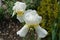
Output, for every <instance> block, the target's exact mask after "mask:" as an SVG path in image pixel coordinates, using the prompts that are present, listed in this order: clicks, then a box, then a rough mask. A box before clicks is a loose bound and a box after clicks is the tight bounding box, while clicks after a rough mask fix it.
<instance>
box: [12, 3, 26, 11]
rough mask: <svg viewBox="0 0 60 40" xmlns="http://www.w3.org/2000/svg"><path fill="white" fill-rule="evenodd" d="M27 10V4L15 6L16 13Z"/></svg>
mask: <svg viewBox="0 0 60 40" xmlns="http://www.w3.org/2000/svg"><path fill="white" fill-rule="evenodd" d="M25 9H26V4H25V3H23V2H16V3H15V5H14V6H13V10H14V11H16V12H17V11H23V12H24V11H25Z"/></svg>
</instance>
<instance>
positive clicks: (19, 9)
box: [12, 2, 26, 22]
mask: <svg viewBox="0 0 60 40" xmlns="http://www.w3.org/2000/svg"><path fill="white" fill-rule="evenodd" d="M25 9H26V4H25V3H23V2H16V3H15V4H14V6H13V11H14V12H13V14H12V16H14V15H15V13H17V19H18V20H19V21H20V22H24V20H23V14H24V11H25Z"/></svg>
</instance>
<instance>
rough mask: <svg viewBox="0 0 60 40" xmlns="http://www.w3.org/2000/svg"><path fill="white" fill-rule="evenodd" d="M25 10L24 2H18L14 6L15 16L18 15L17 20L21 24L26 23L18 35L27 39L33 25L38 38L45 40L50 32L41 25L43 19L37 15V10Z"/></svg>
mask: <svg viewBox="0 0 60 40" xmlns="http://www.w3.org/2000/svg"><path fill="white" fill-rule="evenodd" d="M25 9H26V4H25V3H23V2H16V3H15V5H14V6H13V11H14V12H13V15H14V14H15V13H17V19H18V20H19V21H20V22H24V21H25V23H26V24H25V25H24V26H23V27H22V28H21V29H20V30H19V31H17V35H19V36H20V37H25V36H26V34H27V32H28V30H29V28H30V26H31V25H32V26H33V27H34V28H35V31H36V33H37V35H38V37H40V38H44V37H45V36H46V35H47V34H48V32H47V31H46V30H45V29H43V28H42V27H41V26H40V25H39V24H40V22H41V20H42V17H41V16H39V15H38V14H37V11H36V10H31V9H29V10H25ZM21 14H22V16H21ZM18 15H19V16H18Z"/></svg>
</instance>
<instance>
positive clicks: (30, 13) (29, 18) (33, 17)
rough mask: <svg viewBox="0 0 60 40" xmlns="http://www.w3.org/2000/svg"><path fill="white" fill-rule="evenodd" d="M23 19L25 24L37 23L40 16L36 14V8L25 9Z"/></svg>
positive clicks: (39, 20)
mask: <svg viewBox="0 0 60 40" xmlns="http://www.w3.org/2000/svg"><path fill="white" fill-rule="evenodd" d="M24 20H25V22H26V23H27V24H39V23H40V22H41V20H42V17H41V16H39V15H38V14H37V12H36V10H27V11H25V13H24Z"/></svg>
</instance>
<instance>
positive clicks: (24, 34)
mask: <svg viewBox="0 0 60 40" xmlns="http://www.w3.org/2000/svg"><path fill="white" fill-rule="evenodd" d="M28 30H29V27H28V26H27V25H25V26H24V27H23V28H22V29H20V30H19V31H18V32H17V35H19V36H20V37H25V36H26V34H27V32H28Z"/></svg>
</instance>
